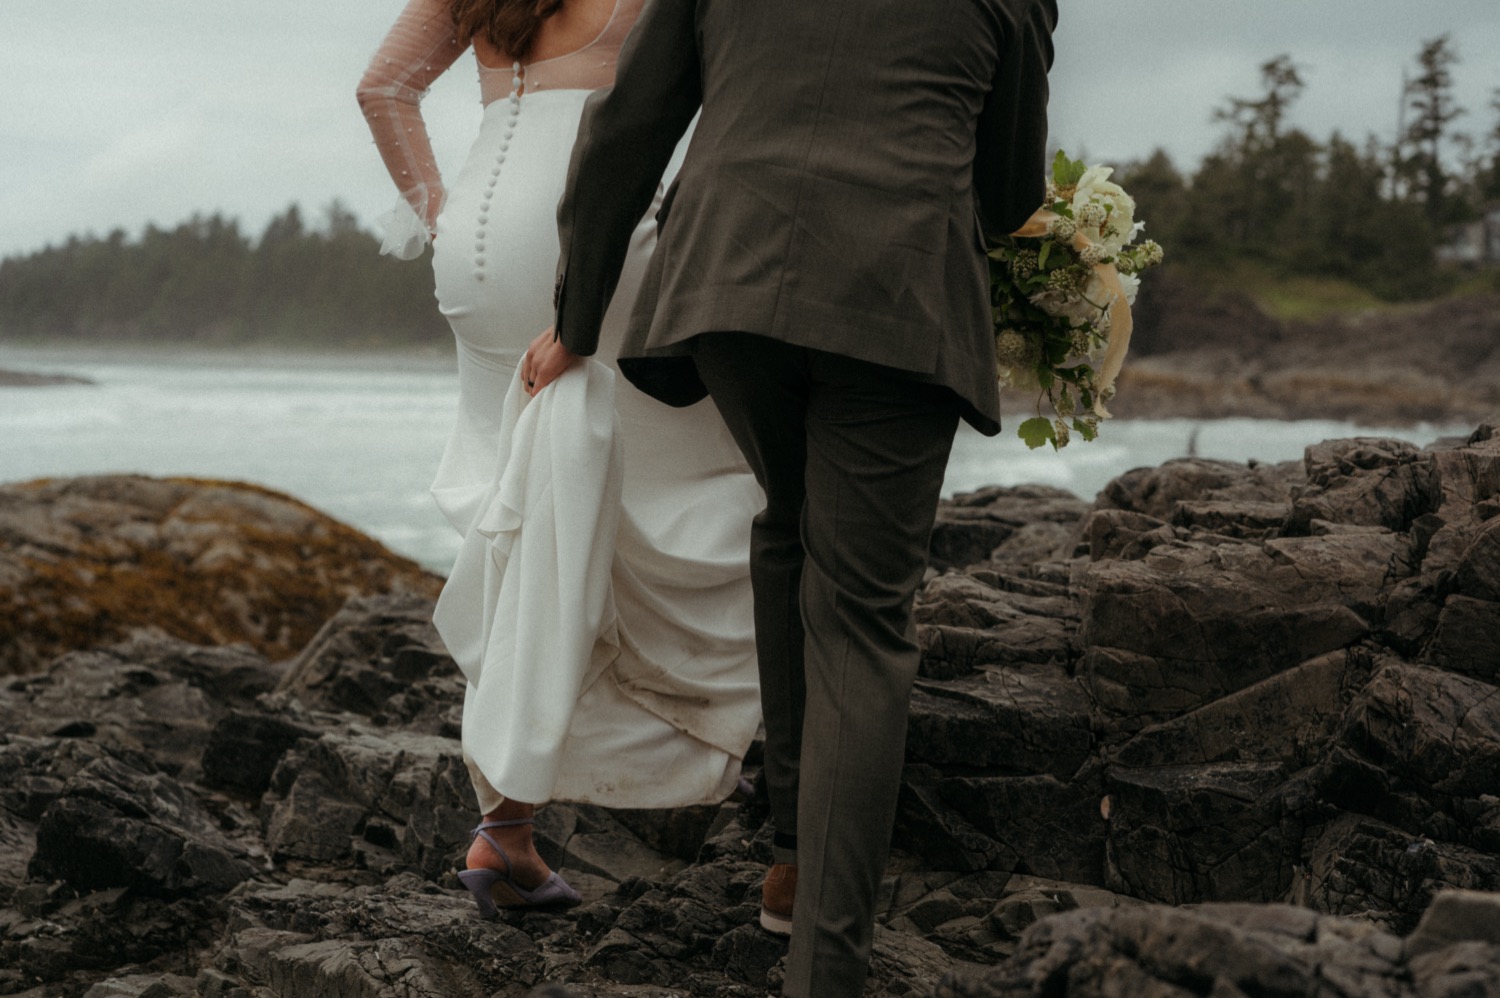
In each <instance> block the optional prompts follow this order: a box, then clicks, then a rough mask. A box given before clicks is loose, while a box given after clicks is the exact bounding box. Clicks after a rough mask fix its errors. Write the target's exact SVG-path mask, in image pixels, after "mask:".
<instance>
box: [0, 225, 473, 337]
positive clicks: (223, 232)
mask: <svg viewBox="0 0 1500 998" xmlns="http://www.w3.org/2000/svg"><path fill="white" fill-rule="evenodd" d="M448 335H449V333H448V327H447V324H446V323H445V322H444V321H443V319H442V317H441V316H440V315H439V314H438V311H437V307H436V305H435V303H434V301H433V296H432V268H431V267H430V266H423V265H422V263H421V262H411V263H403V262H401V261H398V260H395V259H393V258H391V257H386V256H381V255H380V243H379V241H378V240H377V239H376V238H375V237H374V236H372V235H371V234H370V233H368V232H366V231H365V230H364V229H363V228H361V227H360V225H359V222H358V220H357V219H356V218H355V216H354V215H353V214H352V213H351V212H349V211H348V210H347V209H346V208H344V207H343V206H342V205H341V204H339V203H338V202H335V203H333V204H332V205H329V206H328V207H327V208H326V209H324V212H323V218H322V220H321V222H320V223H319V224H317V225H309V224H308V223H307V222H306V221H305V220H304V218H303V213H302V210H301V209H300V208H299V207H298V206H297V205H292V206H290V207H288V208H287V210H286V211H285V212H283V213H282V214H280V215H278V216H276V217H275V218H273V219H272V220H271V221H270V223H269V224H267V226H266V228H265V230H264V231H263V232H262V233H261V234H260V236H259V237H258V238H256V239H251V238H250V237H249V236H247V235H246V234H245V233H244V232H243V231H242V230H241V229H240V226H239V223H238V221H237V220H235V219H226V218H224V217H223V216H222V215H220V214H213V215H207V216H205V215H195V216H193V217H192V218H190V219H189V220H187V221H186V222H183V223H181V224H180V225H177V226H176V227H175V228H171V229H161V228H157V227H156V226H154V225H151V226H147V227H146V229H145V231H144V232H142V233H141V235H140V236H139V237H137V238H134V239H132V238H130V237H129V236H127V235H126V233H125V232H124V231H123V230H119V229H117V230H115V231H114V232H111V233H110V234H109V235H107V236H105V237H103V238H98V237H78V236H73V237H71V238H69V239H68V240H67V242H65V243H63V244H62V245H60V246H49V247H47V248H46V249H43V250H41V251H39V252H36V253H32V254H29V255H27V256H22V257H12V258H9V259H6V260H4V261H0V336H4V337H6V338H11V339H18V340H39V339H47V340H49V341H51V342H70V341H79V342H101V341H102V342H147V341H151V342H154V341H177V342H185V343H198V344H204V345H214V344H223V345H230V344H243V343H250V342H279V343H288V344H291V343H306V344H309V345H319V346H351V347H354V346H377V345H380V346H391V345H420V344H426V343H435V342H443V341H444V340H446V338H447V337H448Z"/></svg>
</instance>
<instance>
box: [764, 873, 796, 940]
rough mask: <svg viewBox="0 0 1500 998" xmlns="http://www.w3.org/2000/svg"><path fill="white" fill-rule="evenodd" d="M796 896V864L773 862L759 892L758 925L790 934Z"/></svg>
mask: <svg viewBox="0 0 1500 998" xmlns="http://www.w3.org/2000/svg"><path fill="white" fill-rule="evenodd" d="M796 897H797V864H796V863H773V864H772V865H771V869H770V872H768V873H767V874H766V883H765V886H764V887H762V888H761V892H760V927H761V928H763V929H765V930H766V931H767V932H774V933H775V934H776V935H778V936H789V935H791V934H792V902H793V901H794V900H796Z"/></svg>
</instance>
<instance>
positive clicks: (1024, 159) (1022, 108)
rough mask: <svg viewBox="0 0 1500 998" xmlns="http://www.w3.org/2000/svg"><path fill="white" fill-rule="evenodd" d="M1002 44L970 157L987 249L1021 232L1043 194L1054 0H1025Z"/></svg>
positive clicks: (1054, 13)
mask: <svg viewBox="0 0 1500 998" xmlns="http://www.w3.org/2000/svg"><path fill="white" fill-rule="evenodd" d="M1011 6H1012V9H1019V11H1020V16H1019V17H1018V18H1016V20H1015V22H1014V24H1013V26H1012V30H1011V31H1010V32H1009V34H1008V37H1006V38H1004V39H1003V40H1002V43H1001V49H1000V59H999V65H998V67H997V69H996V72H995V82H994V86H993V87H992V88H991V89H990V94H989V97H988V98H987V99H986V100H985V104H984V109H983V110H982V111H981V112H980V116H979V126H978V134H977V136H976V140H977V148H976V152H975V156H974V189H975V191H976V192H977V193H978V196H979V218H980V224H981V225H982V227H983V228H984V234H985V237H986V239H988V240H989V242H990V243H991V244H994V243H997V242H999V241H1000V240H1002V239H1004V238H1005V237H1006V236H1008V235H1009V234H1010V233H1012V232H1014V231H1015V230H1016V229H1018V228H1020V227H1021V225H1022V224H1024V223H1025V221H1026V219H1028V218H1030V217H1031V213H1032V212H1034V211H1036V210H1037V208H1039V207H1041V204H1042V198H1043V197H1044V196H1045V194H1046V168H1047V162H1046V161H1047V72H1048V70H1050V69H1051V68H1052V32H1053V30H1054V29H1055V28H1056V27H1057V0H1025V2H1024V4H1012V5H1011Z"/></svg>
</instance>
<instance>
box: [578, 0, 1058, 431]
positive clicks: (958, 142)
mask: <svg viewBox="0 0 1500 998" xmlns="http://www.w3.org/2000/svg"><path fill="white" fill-rule="evenodd" d="M1056 21H1057V5H1056V0H646V4H645V7H644V8H643V10H642V12H641V16H640V20H639V21H637V23H636V26H635V29H634V31H633V32H632V34H631V36H630V38H629V40H628V41H627V42H626V44H625V48H624V50H623V52H622V53H621V58H620V63H619V68H618V73H617V76H616V81H615V85H614V86H613V87H612V88H608V89H605V90H601V91H600V92H599V93H597V94H595V95H593V97H591V98H590V100H589V103H588V106H587V107H586V109H585V111H584V115H583V120H582V123H581V125H580V128H579V135H578V142H577V144H576V146H575V147H574V151H573V160H572V164H571V167H570V170H569V177H568V185H567V191H566V194H565V195H564V198H563V200H562V202H561V204H560V205H559V208H558V223H559V234H560V236H561V243H562V257H561V260H560V263H559V268H558V285H557V296H556V304H557V325H556V328H557V332H558V336H559V338H560V339H561V340H562V342H563V343H564V345H566V346H567V347H568V348H569V349H570V350H572V351H573V352H574V353H577V354H584V355H586V354H591V353H593V352H594V349H595V345H596V343H597V339H598V335H599V327H600V323H601V322H602V320H603V317H604V311H605V308H606V307H607V306H608V304H609V300H610V297H611V295H612V294H613V291H614V287H615V284H616V282H617V281H618V279H619V274H620V269H621V266H622V263H623V260H624V255H625V248H626V244H627V241H628V238H629V235H630V233H631V231H632V230H633V229H634V228H635V226H636V225H637V224H638V223H639V221H640V219H641V217H642V215H643V214H644V213H645V211H646V210H647V209H648V208H649V206H650V204H651V202H652V199H653V196H654V195H655V193H656V189H657V185H658V182H659V180H660V178H661V175H662V171H663V170H664V168H665V166H666V164H667V162H668V160H669V158H670V157H671V155H672V153H673V150H674V148H675V146H676V144H677V142H678V140H679V139H680V138H681V136H682V135H683V134H684V132H685V131H686V130H687V128H688V126H689V124H690V122H691V121H692V119H693V116H694V115H695V114H698V113H699V112H700V111H701V117H700V119H699V121H698V125H697V128H696V129H695V131H694V134H693V137H692V140H691V142H690V144H689V147H688V151H687V155H686V158H685V160H684V162H683V166H682V170H681V172H680V174H679V175H678V177H677V180H676V181H675V183H674V184H673V185H672V187H671V189H669V190H668V192H667V196H666V199H665V201H664V203H663V205H662V208H661V210H660V211H659V212H658V216H657V220H658V223H659V226H660V228H659V239H658V243H657V247H656V251H655V253H654V255H653V257H652V260H651V263H650V266H649V268H648V271H647V276H646V278H645V282H644V284H643V286H642V289H641V293H640V296H639V298H638V300H637V305H636V307H635V310H634V312H633V314H632V317H631V323H630V329H629V332H628V334H627V336H626V339H625V343H624V345H623V347H622V349H621V352H620V357H621V361H620V366H621V369H622V371H623V372H624V373H625V374H626V376H627V377H628V378H630V380H631V381H633V382H634V383H636V384H637V385H638V386H639V387H641V388H642V389H643V390H645V391H647V392H648V393H650V394H652V395H655V396H656V397H658V398H661V399H662V400H663V401H666V402H669V403H671V404H677V405H684V404H688V403H691V402H693V401H696V400H697V399H698V398H701V397H702V395H703V388H702V385H701V383H699V382H698V380H697V378H696V375H695V372H694V369H693V367H692V363H691V348H690V345H689V343H690V341H691V340H692V338H693V337H695V336H697V335H698V334H700V333H705V332H714V331H733V332H748V333H757V334H761V335H765V336H769V337H772V338H774V339H778V340H782V341H785V342H788V343H793V344H797V345H801V346H805V347H811V348H816V349H819V350H825V351H829V352H832V353H838V354H845V355H847V356H850V357H856V358H859V359H861V360H866V361H872V362H874V363H877V364H883V365H886V366H889V367H894V368H898V369H900V370H903V371H906V372H910V374H911V375H912V376H913V377H914V378H916V379H918V380H922V381H929V382H936V383H938V384H942V385H945V386H947V387H949V388H951V389H952V390H953V391H954V392H955V393H957V395H958V396H959V397H960V398H961V399H962V400H963V402H964V403H966V405H965V410H966V415H967V418H968V419H969V421H970V422H971V423H973V424H974V425H975V426H976V427H978V428H979V429H980V430H981V431H983V432H989V433H993V432H996V431H997V430H998V429H999V398H998V392H997V390H996V383H995V362H994V341H993V333H992V320H991V313H990V304H989V277H988V265H987V262H986V259H985V255H984V254H985V249H986V242H987V240H988V241H993V240H995V239H998V238H1000V237H1002V236H1003V235H1005V234H1006V233H1009V232H1011V231H1013V230H1014V229H1016V228H1018V227H1019V226H1020V225H1021V223H1022V222H1023V221H1025V219H1026V218H1027V217H1028V216H1029V215H1030V214H1031V212H1032V211H1034V210H1035V209H1036V208H1037V207H1038V206H1039V205H1040V204H1041V200H1042V196H1043V184H1044V168H1045V163H1044V160H1045V143H1046V137H1047V118H1046V104H1047V71H1048V69H1049V68H1050V66H1051V63H1052V41H1051V36H1052V30H1053V28H1054V26H1055V25H1056Z"/></svg>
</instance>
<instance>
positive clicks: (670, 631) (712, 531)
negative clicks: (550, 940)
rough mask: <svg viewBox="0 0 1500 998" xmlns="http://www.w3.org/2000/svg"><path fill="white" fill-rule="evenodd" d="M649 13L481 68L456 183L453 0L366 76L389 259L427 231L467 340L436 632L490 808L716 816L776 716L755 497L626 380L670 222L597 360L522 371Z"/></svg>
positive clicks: (735, 459) (641, 244)
mask: <svg viewBox="0 0 1500 998" xmlns="http://www.w3.org/2000/svg"><path fill="white" fill-rule="evenodd" d="M640 7H641V0H618V2H617V3H616V6H615V9H614V11H613V13H612V15H611V17H610V20H609V22H608V24H607V25H606V26H605V28H604V29H603V30H602V31H601V33H600V34H599V35H598V37H597V38H595V39H594V41H593V42H591V43H590V44H588V45H586V46H584V47H583V48H581V49H579V50H578V51H576V52H573V53H570V54H568V55H565V56H560V57H557V58H553V59H546V60H541V61H533V62H530V63H524V64H523V63H521V62H512V63H511V64H508V65H503V66H494V67H492V66H487V65H485V64H484V63H483V62H480V63H479V75H480V90H481V94H482V97H483V101H484V112H483V117H482V120H481V125H480V130H479V134H478V136H477V138H476V139H475V142H474V145H473V148H472V149H471V150H470V152H469V155H468V157H467V159H466V160H465V162H464V164H463V165H462V167H461V168H460V169H459V171H458V173H457V174H456V176H455V177H454V178H453V180H452V182H451V183H448V184H444V182H443V179H442V177H441V175H440V173H439V171H438V169H437V167H436V164H435V162H434V160H433V156H432V150H431V146H430V143H429V142H428V138H427V132H426V129H425V126H424V124H423V121H422V117H421V112H420V102H421V98H422V95H423V94H424V93H425V92H426V89H427V87H428V86H429V85H430V84H431V82H432V80H433V79H435V78H436V77H437V76H438V75H440V74H441V73H442V72H443V71H445V70H446V69H447V68H449V67H450V66H451V65H452V64H453V63H454V62H455V61H456V60H457V59H458V58H459V56H461V55H462V54H463V52H464V51H465V50H466V49H467V48H468V44H467V42H466V41H460V40H459V39H457V38H455V37H454V34H453V25H452V21H451V17H450V15H449V11H448V6H447V4H446V3H445V2H444V0H412V2H411V3H410V4H409V5H408V6H407V8H406V9H405V10H404V11H403V12H402V14H401V16H400V17H399V18H398V20H397V23H396V25H395V26H394V27H393V28H392V30H391V32H390V34H389V35H388V36H387V38H386V39H385V41H384V43H382V45H381V47H380V49H379V51H377V53H376V55H375V57H374V59H373V60H372V61H371V63H370V67H369V69H368V71H367V72H366V74H365V77H364V79H363V80H362V81H361V84H360V101H361V104H362V105H363V107H364V109H365V114H366V117H367V119H368V120H369V123H370V126H371V129H372V132H373V133H374V135H375V140H376V145H377V147H378V148H379V150H380V153H381V155H382V157H383V158H384V160H385V162H386V165H387V168H388V169H389V171H390V173H391V176H392V178H393V179H395V181H396V183H397V187H398V189H399V191H400V199H399V200H398V202H397V207H396V209H395V210H394V211H393V212H392V213H391V214H390V215H388V216H387V217H386V218H385V219H384V220H383V223H384V225H385V229H386V242H385V246H384V249H385V251H387V252H391V253H394V254H395V255H397V256H401V257H405V258H410V257H414V256H417V255H419V254H420V253H421V251H422V249H423V247H424V246H425V244H426V243H427V242H428V240H429V238H430V237H431V236H432V235H434V234H435V236H436V241H435V243H434V247H433V270H434V276H435V283H436V293H437V299H438V304H439V308H440V309H441V311H442V313H443V315H444V316H445V317H446V318H447V319H448V322H449V324H450V325H451V326H452V329H453V334H454V338H455V340H456V343H457V353H458V373H459V401H458V414H457V419H456V424H455V426H454V429H453V433H452V435H451V437H450V438H449V440H448V443H447V446H446V448H445V450H444V452H443V455H442V460H441V463H440V465H439V468H438V472H437V476H436V480H435V481H434V482H433V486H432V493H433V496H434V497H435V499H436V500H437V503H438V506H439V507H440V508H441V510H442V512H443V514H444V515H445V516H446V517H447V519H448V520H449V522H451V523H452V525H453V527H454V529H455V530H457V531H458V532H459V534H460V535H461V537H462V543H461V547H460V550H459V554H458V557H457V559H456V561H455V563H454V565H453V569H452V572H451V573H450V575H449V578H448V581H447V583H446V585H445V586H444V588H443V592H442V595H441V596H440V598H439V600H438V604H437V608H436V611H435V613H434V622H435V623H436V625H437V627H438V631H439V633H440V634H441V635H442V638H443V641H444V643H445V644H446V645H447V647H448V650H449V652H450V653H451V654H452V655H453V657H454V659H455V660H456V661H457V662H458V664H459V667H460V669H462V671H463V673H464V676H465V678H466V680H467V689H466V694H465V699H464V712H463V749H464V758H465V761H466V763H467V764H468V767H469V771H470V775H471V776H472V778H473V781H474V787H475V791H476V794H477V796H478V798H479V804H480V808H481V810H484V811H489V810H493V808H494V807H496V806H498V805H499V803H500V802H501V801H502V800H503V799H504V798H507V797H508V798H512V799H515V800H520V801H526V802H530V803H542V802H544V801H547V800H552V799H562V800H573V801H589V802H594V803H600V804H607V805H610V806H616V807H670V806H682V805H687V804H697V803H709V802H717V801H720V800H722V799H724V798H725V797H726V796H728V794H729V793H730V792H731V791H732V790H733V789H734V786H735V781H736V779H737V777H738V775H739V770H740V764H741V760H742V759H743V757H744V754H745V751H746V749H747V748H748V747H749V745H750V742H751V740H752V739H753V738H754V736H755V733H756V730H757V728H758V726H759V722H760V700H759V694H758V689H757V683H756V666H755V648H754V628H753V623H752V598H751V592H750V576H749V543H750V542H749V531H750V523H751V519H752V518H753V517H754V515H755V514H756V513H757V512H758V511H759V510H760V509H761V506H762V505H763V497H762V495H761V492H760V490H759V487H758V486H757V485H756V484H755V480H754V477H753V476H752V475H751V473H750V471H749V469H748V468H747V466H746V465H745V463H744V460H743V458H742V457H741V456H740V453H739V451H738V449H737V448H736V447H735V444H734V442H733V440H732V439H731V437H730V435H729V433H728V431H727V429H726V428H725V427H724V424H723V422H722V420H721V419H720V417H719V415H718V413H717V411H716V410H715V409H714V408H713V407H712V406H711V405H710V404H709V403H707V402H701V403H698V404H697V405H694V406H691V407H688V408H685V409H672V408H668V407H667V406H664V405H662V404H661V403H659V402H656V401H654V400H652V399H649V398H647V397H646V396H644V395H642V394H640V393H639V392H637V391H635V390H634V389H633V388H631V387H630V386H629V385H628V384H627V383H625V382H624V381H623V379H621V378H619V377H618V372H617V369H616V368H615V359H614V353H615V351H617V350H618V348H619V344H620V341H621V338H622V337H623V333H624V327H625V323H626V321H627V318H628V316H629V314H630V309H631V307H632V305H633V302H634V300H635V297H636V292H637V290H638V288H639V285H640V281H641V277H642V275H643V273H644V269H645V264H646V260H647V258H648V257H649V256H650V253H651V250H652V248H653V246H654V245H655V240H656V225H655V220H654V217H653V216H654V214H655V213H654V212H651V213H648V215H647V216H646V218H645V219H643V220H642V222H641V224H640V225H639V226H638V227H637V229H636V231H635V233H634V235H633V237H632V240H631V245H630V252H629V256H628V258H627V262H626V267H625V271H624V273H623V274H622V277H621V280H620V284H619V288H618V291H617V293H616V300H615V302H614V304H613V306H611V308H610V310H609V313H608V315H607V317H606V320H605V323H604V327H603V333H602V335H601V338H600V345H599V351H598V353H597V354H596V355H594V356H593V357H590V358H587V359H586V360H585V361H583V362H582V363H580V364H578V365H575V366H574V367H573V368H571V369H569V370H568V371H567V372H566V373H565V374H563V376H562V377H560V378H559V379H558V380H557V381H556V382H554V383H553V384H552V385H550V386H549V387H547V388H546V389H544V390H543V391H542V392H540V393H539V394H538V395H537V396H536V398H534V399H533V398H530V397H529V396H528V395H527V394H526V393H525V391H524V390H523V389H522V387H521V385H520V381H519V376H518V373H517V369H518V366H519V364H520V361H521V358H522V356H523V355H524V353H525V351H526V348H527V346H528V345H529V344H530V342H531V340H532V339H533V338H534V337H535V336H536V335H537V334H538V333H540V332H541V331H542V330H543V329H545V328H547V327H548V326H549V325H550V324H551V322H552V285H553V277H554V273H555V269H556V263H557V258H558V237H557V228H556V206H557V202H558V199H559V197H560V196H561V194H562V189H563V185H564V182H565V180H566V176H567V168H568V160H569V156H570V153H571V150H572V147H573V141H574V138H575V137H576V134H577V130H578V122H579V118H580V115H581V114H582V110H583V102H584V100H585V99H586V98H587V97H588V95H589V93H590V92H591V91H592V90H594V89H596V88H598V87H600V86H605V85H608V84H609V83H610V82H612V80H613V77H614V64H615V60H616V59H617V57H618V54H619V48H620V44H621V43H622V42H623V40H624V37H625V35H626V34H627V33H628V32H629V29H630V27H631V25H632V24H633V23H634V20H635V17H636V15H637V14H638V12H639V10H640ZM673 169H675V162H674V166H673V168H671V169H669V171H668V176H667V177H666V178H664V182H666V181H670V179H671V173H672V170H673ZM661 190H662V188H659V189H658V200H659V199H660V192H661Z"/></svg>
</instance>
